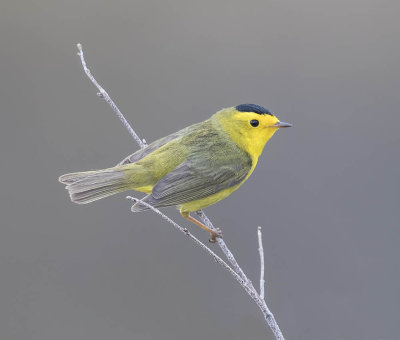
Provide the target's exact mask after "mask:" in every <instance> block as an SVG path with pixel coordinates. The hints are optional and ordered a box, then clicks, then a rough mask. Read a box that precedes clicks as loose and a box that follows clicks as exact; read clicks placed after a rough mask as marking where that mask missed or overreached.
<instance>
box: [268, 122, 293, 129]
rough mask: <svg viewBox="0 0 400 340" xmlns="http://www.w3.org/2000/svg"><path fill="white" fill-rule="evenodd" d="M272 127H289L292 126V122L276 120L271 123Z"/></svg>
mask: <svg viewBox="0 0 400 340" xmlns="http://www.w3.org/2000/svg"><path fill="white" fill-rule="evenodd" d="M272 126H273V127H277V128H284V127H291V126H293V125H292V124H289V123H284V122H278V123H276V124H274V125H272Z"/></svg>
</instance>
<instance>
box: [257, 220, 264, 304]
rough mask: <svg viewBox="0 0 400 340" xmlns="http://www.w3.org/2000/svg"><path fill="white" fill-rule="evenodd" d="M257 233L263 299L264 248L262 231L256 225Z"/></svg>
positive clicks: (262, 297)
mask: <svg viewBox="0 0 400 340" xmlns="http://www.w3.org/2000/svg"><path fill="white" fill-rule="evenodd" d="M257 235H258V252H259V253H260V265H261V269H260V298H261V299H263V300H264V286H265V280H264V248H263V244H262V233H261V227H258V230H257Z"/></svg>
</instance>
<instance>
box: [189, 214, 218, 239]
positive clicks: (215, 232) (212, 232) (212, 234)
mask: <svg viewBox="0 0 400 340" xmlns="http://www.w3.org/2000/svg"><path fill="white" fill-rule="evenodd" d="M181 215H182V217H184V218H186V219H187V220H189V221H190V222H192V223H194V224H195V225H197V226H199V227H200V228H201V229H204V230H206V231H208V232H209V233H210V239H209V241H210V242H211V243H215V242H216V238H217V237H221V238H222V233H221V229H219V228H216V229H215V230H212V229H210V228H208V227H207V226H205V225H204V224H203V223H201V222H199V221H197V220H196V219H195V218H193V217H192V216H190V215H189V214H187V213H186V214H185V213H182V212H181Z"/></svg>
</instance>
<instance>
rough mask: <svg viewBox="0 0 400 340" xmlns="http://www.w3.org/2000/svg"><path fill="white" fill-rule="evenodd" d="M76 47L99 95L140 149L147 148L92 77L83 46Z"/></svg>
mask: <svg viewBox="0 0 400 340" xmlns="http://www.w3.org/2000/svg"><path fill="white" fill-rule="evenodd" d="M76 47H78V51H79V52H78V55H79V57H80V58H81V63H82V66H83V69H84V71H85V73H86V75H87V76H88V77H89V79H90V80H91V82H92V83H93V84H94V85H95V86H96V87H97V89H98V90H99V91H100V92H98V93H97V95H98V96H99V97H100V98H103V99H104V100H105V101H106V102H107V103H108V105H110V106H111V108H112V110H113V111H114V112H115V114H116V115H117V116H118V118H119V119H120V120H121V122H122V124H123V125H124V126H125V128H126V129H127V130H128V132H129V133H130V134H131V136H132V137H133V138H134V139H135V141H136V143H138V144H139V146H140V148H141V149H143V148H145V147H146V146H147V143H146V141H145V140H144V139H143V140H141V139H140V138H139V136H138V135H137V133H136V132H135V131H134V130H133V129H132V127H131V125H130V124H129V123H128V121H127V120H126V119H125V117H124V115H123V114H122V113H121V111H120V110H119V109H118V107H117V105H115V103H114V101H113V100H112V99H111V97H110V96H109V94H108V93H107V92H106V90H104V89H103V88H102V87H101V86H100V84H99V83H98V82H97V80H96V79H95V78H94V77H93V76H92V73H91V72H90V70H89V69H88V67H87V66H86V61H85V57H84V56H83V50H82V45H81V44H77V45H76Z"/></svg>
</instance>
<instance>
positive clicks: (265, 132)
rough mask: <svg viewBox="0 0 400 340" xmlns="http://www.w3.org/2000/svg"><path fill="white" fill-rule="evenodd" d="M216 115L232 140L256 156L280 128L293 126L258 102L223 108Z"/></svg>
mask: <svg viewBox="0 0 400 340" xmlns="http://www.w3.org/2000/svg"><path fill="white" fill-rule="evenodd" d="M215 117H216V119H217V120H218V122H219V124H220V125H221V127H222V129H223V130H224V131H225V132H226V133H228V135H229V136H230V137H231V138H232V140H233V141H234V142H235V143H236V144H237V145H239V146H240V147H241V148H243V149H244V150H245V151H247V152H248V153H249V154H250V155H251V156H252V157H256V158H258V156H259V155H260V154H261V152H262V150H263V148H264V146H265V144H266V143H267V142H268V140H269V139H270V138H271V137H272V136H273V134H274V133H275V132H276V131H277V130H278V129H280V128H283V127H290V126H292V125H291V124H289V123H283V122H281V121H279V119H278V118H277V117H275V116H274V115H273V114H272V113H271V112H270V111H268V110H267V109H265V108H263V107H262V106H259V105H256V104H241V105H238V106H235V107H230V108H226V109H222V110H221V111H219V112H217V113H216V115H215Z"/></svg>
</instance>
